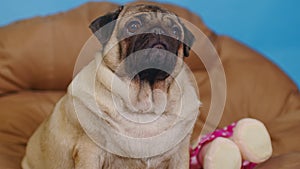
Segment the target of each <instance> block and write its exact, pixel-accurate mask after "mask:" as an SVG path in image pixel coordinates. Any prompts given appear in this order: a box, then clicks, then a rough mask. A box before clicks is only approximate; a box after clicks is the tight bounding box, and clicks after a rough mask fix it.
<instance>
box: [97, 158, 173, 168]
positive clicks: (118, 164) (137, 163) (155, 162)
mask: <svg viewBox="0 0 300 169" xmlns="http://www.w3.org/2000/svg"><path fill="white" fill-rule="evenodd" d="M113 156H114V157H113ZM170 162H171V160H170V158H167V157H163V156H158V157H153V158H145V159H133V158H124V157H119V156H115V155H112V156H111V157H109V158H106V159H104V161H103V164H102V168H103V169H104V168H105V169H119V168H120V169H121V168H122V169H168V168H169V164H170Z"/></svg>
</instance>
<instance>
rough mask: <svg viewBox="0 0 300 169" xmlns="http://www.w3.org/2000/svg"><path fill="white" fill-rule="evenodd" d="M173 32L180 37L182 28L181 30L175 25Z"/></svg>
mask: <svg viewBox="0 0 300 169" xmlns="http://www.w3.org/2000/svg"><path fill="white" fill-rule="evenodd" d="M172 33H173V35H175V36H176V37H179V36H180V30H179V28H178V27H177V26H174V27H173V28H172Z"/></svg>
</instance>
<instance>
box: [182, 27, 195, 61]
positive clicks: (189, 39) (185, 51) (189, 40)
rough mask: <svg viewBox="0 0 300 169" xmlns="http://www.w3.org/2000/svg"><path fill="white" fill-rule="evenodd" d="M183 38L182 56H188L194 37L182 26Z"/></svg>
mask: <svg viewBox="0 0 300 169" xmlns="http://www.w3.org/2000/svg"><path fill="white" fill-rule="evenodd" d="M183 31H184V40H183V42H184V43H183V56H185V57H188V56H189V53H190V49H191V47H192V45H193V43H194V41H195V37H194V35H193V34H192V32H191V31H190V30H188V29H187V28H186V27H185V26H183Z"/></svg>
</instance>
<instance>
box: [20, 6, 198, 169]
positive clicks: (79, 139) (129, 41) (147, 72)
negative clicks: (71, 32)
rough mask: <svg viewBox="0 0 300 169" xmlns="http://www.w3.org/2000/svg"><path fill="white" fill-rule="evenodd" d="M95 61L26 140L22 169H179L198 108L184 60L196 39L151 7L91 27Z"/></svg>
mask: <svg viewBox="0 0 300 169" xmlns="http://www.w3.org/2000/svg"><path fill="white" fill-rule="evenodd" d="M90 29H91V30H92V32H93V33H94V35H95V36H94V37H96V39H97V40H98V41H99V42H100V44H101V45H100V50H99V52H97V53H96V55H95V59H94V60H92V61H91V62H90V63H89V64H88V65H87V66H85V67H84V68H83V69H82V70H81V71H80V72H79V73H78V74H77V75H76V77H75V78H74V79H73V80H72V82H71V84H70V85H69V87H68V91H67V93H66V95H65V96H63V97H62V98H61V99H60V100H59V102H58V103H57V104H56V106H55V108H54V111H53V113H52V114H51V115H50V116H49V117H48V118H47V119H46V120H45V121H44V122H43V123H42V124H41V125H40V126H39V128H38V129H37V130H36V131H35V133H34V134H33V135H32V137H31V138H30V140H29V142H28V145H27V148H26V155H25V157H24V158H23V161H22V167H23V168H24V169H100V168H104V169H150V168H151V169H166V168H168V169H184V168H189V144H190V136H191V132H192V128H193V125H194V123H195V120H196V118H197V115H198V108H199V105H200V101H199V96H198V90H197V86H196V83H195V81H194V80H193V77H192V75H191V72H190V70H189V69H188V67H187V66H185V64H184V62H183V59H184V57H187V56H188V55H189V51H190V48H191V45H192V44H193V42H194V39H195V38H194V35H193V34H192V33H191V32H190V31H189V30H188V29H187V28H186V26H185V25H184V24H183V23H182V21H181V20H180V18H178V17H177V16H176V15H175V14H174V13H172V12H170V11H168V10H166V9H162V8H160V7H158V6H153V5H144V4H139V5H128V6H125V7H123V6H122V7H119V8H118V9H117V10H115V11H114V12H111V13H108V14H106V15H104V16H101V17H99V18H97V19H96V20H94V21H93V22H92V23H91V25H90Z"/></svg>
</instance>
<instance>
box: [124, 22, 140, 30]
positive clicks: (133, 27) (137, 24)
mask: <svg viewBox="0 0 300 169" xmlns="http://www.w3.org/2000/svg"><path fill="white" fill-rule="evenodd" d="M141 26H142V25H141V23H140V22H138V21H132V22H130V23H129V24H128V26H127V30H128V32H130V33H134V32H136V31H137V30H138V29H140V27H141Z"/></svg>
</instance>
